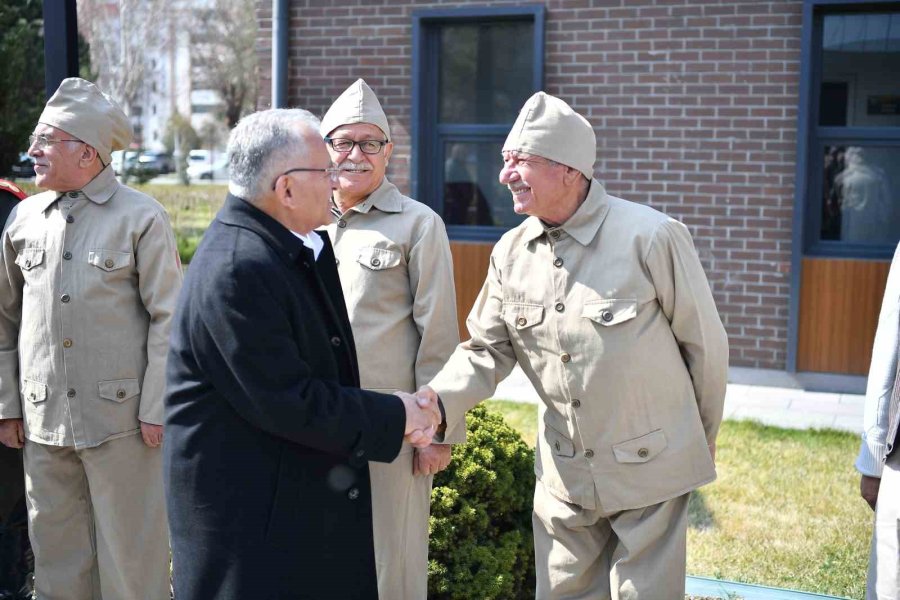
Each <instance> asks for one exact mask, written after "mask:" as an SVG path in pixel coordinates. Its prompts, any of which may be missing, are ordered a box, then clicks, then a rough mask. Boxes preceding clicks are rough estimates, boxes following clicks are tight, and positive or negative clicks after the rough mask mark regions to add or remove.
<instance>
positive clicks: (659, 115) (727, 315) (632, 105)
mask: <svg viewBox="0 0 900 600" xmlns="http://www.w3.org/2000/svg"><path fill="white" fill-rule="evenodd" d="M332 4H333V3H331V2H327V1H325V0H307V1H295V2H292V4H291V9H290V34H289V36H290V42H289V57H290V61H289V92H288V102H289V104H290V105H291V106H302V107H304V108H307V109H309V110H311V111H312V112H314V113H316V114H319V115H321V114H322V113H324V112H325V110H326V109H327V108H328V106H329V105H330V103H331V101H332V100H333V99H334V98H335V97H337V95H338V94H340V93H341V92H342V91H343V90H344V89H345V88H346V86H347V85H349V84H350V83H352V82H353V81H354V80H355V79H356V78H358V77H362V78H364V79H365V80H366V81H367V82H368V83H369V84H370V85H371V86H372V88H373V89H374V90H375V91H376V93H377V94H378V95H379V98H380V99H381V102H382V104H383V105H384V107H385V110H386V112H387V113H388V115H389V118H390V120H391V129H392V135H393V137H394V142H395V150H394V158H392V160H391V165H390V171H389V176H390V178H391V180H392V181H394V183H396V184H397V185H398V186H399V187H400V189H401V190H404V191H406V192H409V189H408V188H409V180H410V172H409V169H410V167H409V156H410V138H409V130H410V115H411V108H412V107H411V102H412V84H413V82H412V74H411V69H412V37H411V36H412V12H413V11H414V10H416V9H422V8H457V7H464V6H492V5H504V4H505V5H509V4H515V3H510V2H471V3H467V2H446V3H445V2H413V1H408V0H406V1H380V2H379V1H376V0H365V1H364V2H363V1H361V0H347V1H345V2H343V3H341V4H340V5H338V6H333V5H332ZM271 6H272V3H271V1H269V0H263V1H261V2H260V3H259V6H258V17H259V23H260V31H259V44H258V48H259V52H260V59H261V61H260V69H261V73H262V79H261V82H260V90H261V95H260V107H266V106H268V105H269V104H270V95H269V94H270V89H271V80H270V77H269V73H270V70H271V33H272V25H271V14H272V13H271ZM545 6H546V9H547V13H546V18H547V21H546V35H545V43H546V48H545V53H544V69H545V85H544V89H545V90H546V91H547V92H548V93H551V94H554V95H557V96H559V97H561V98H563V99H564V100H566V101H567V102H568V103H569V104H571V105H572V106H573V108H575V109H576V110H577V111H579V112H580V113H582V114H583V115H585V116H586V117H587V118H588V120H589V121H591V123H592V124H593V125H594V126H595V129H596V131H597V139H598V146H599V148H598V154H597V163H596V175H597V178H598V179H600V180H601V181H602V182H603V183H604V185H605V186H606V188H607V190H608V191H609V192H610V193H612V194H614V195H618V196H622V197H624V198H627V199H629V200H634V201H637V202H642V203H647V204H650V205H651V206H653V207H655V208H657V209H659V210H662V211H664V212H666V213H667V214H669V215H671V216H673V217H675V218H677V219H679V220H681V221H683V222H684V223H685V224H687V225H688V226H689V227H690V229H691V232H692V233H693V235H694V239H695V242H696V245H697V249H698V251H699V253H700V256H701V259H702V261H703V264H704V266H705V267H706V270H707V274H708V276H709V279H710V284H711V285H712V288H713V292H714V294H715V297H716V302H717V304H718V307H719V310H720V312H721V315H722V319H723V321H724V323H725V326H726V328H727V329H728V334H729V337H730V340H731V364H733V365H740V366H751V367H761V368H773V369H784V368H785V365H786V360H787V344H788V340H787V327H788V304H789V297H790V264H791V227H792V212H793V210H792V205H793V195H794V170H795V147H796V141H797V105H798V93H799V79H800V35H801V9H802V1H801V0H781V1H775V2H767V1H763V0H593V1H590V0H550V1H548V2H546V3H545Z"/></svg>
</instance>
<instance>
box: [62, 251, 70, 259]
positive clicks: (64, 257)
mask: <svg viewBox="0 0 900 600" xmlns="http://www.w3.org/2000/svg"><path fill="white" fill-rule="evenodd" d="M63 260H72V253H71V252H69V251H68V250H66V251H65V252H63Z"/></svg>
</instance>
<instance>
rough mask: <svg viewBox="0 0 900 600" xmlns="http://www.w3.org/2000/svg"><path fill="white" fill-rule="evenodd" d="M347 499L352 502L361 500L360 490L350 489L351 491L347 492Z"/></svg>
mask: <svg viewBox="0 0 900 600" xmlns="http://www.w3.org/2000/svg"><path fill="white" fill-rule="evenodd" d="M347 497H348V498H350V499H351V500H356V499H357V498H359V490H358V489H357V488H350V491H348V492H347Z"/></svg>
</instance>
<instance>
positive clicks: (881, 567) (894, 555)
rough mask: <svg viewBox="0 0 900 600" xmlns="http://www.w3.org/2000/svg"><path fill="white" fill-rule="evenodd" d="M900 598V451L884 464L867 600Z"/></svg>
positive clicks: (895, 599)
mask: <svg viewBox="0 0 900 600" xmlns="http://www.w3.org/2000/svg"><path fill="white" fill-rule="evenodd" d="M898 599H900V452H894V453H893V454H892V455H891V456H889V457H888V460H887V463H886V464H885V465H884V471H882V473H881V487H879V488H878V503H877V504H876V506H875V529H874V531H873V533H872V551H871V554H870V557H869V576H868V585H867V587H866V600H898Z"/></svg>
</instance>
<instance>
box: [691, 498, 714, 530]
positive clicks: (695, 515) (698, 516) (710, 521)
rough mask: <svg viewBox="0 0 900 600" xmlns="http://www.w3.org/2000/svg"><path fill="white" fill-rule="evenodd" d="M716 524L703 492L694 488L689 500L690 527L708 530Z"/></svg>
mask: <svg viewBox="0 0 900 600" xmlns="http://www.w3.org/2000/svg"><path fill="white" fill-rule="evenodd" d="M715 526H716V520H715V518H714V517H713V514H712V511H711V510H709V507H708V506H707V505H706V500H705V499H704V497H703V492H701V491H700V490H694V491H693V492H692V493H691V499H690V500H689V501H688V527H690V528H691V529H696V530H697V531H706V530H708V529H712V528H713V527H715Z"/></svg>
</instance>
